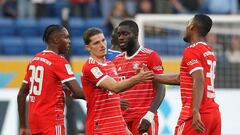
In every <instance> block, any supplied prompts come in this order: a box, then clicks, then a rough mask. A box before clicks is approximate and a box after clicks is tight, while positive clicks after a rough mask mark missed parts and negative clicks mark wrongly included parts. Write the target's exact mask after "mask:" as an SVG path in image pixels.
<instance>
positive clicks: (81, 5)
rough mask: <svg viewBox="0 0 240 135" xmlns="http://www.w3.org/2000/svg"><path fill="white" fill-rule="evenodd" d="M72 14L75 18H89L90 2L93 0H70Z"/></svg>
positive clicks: (93, 0)
mask: <svg viewBox="0 0 240 135" xmlns="http://www.w3.org/2000/svg"><path fill="white" fill-rule="evenodd" d="M70 2H71V7H72V14H73V16H75V17H82V18H89V17H90V16H91V5H90V4H91V2H95V0H70Z"/></svg>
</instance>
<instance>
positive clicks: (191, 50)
mask: <svg viewBox="0 0 240 135" xmlns="http://www.w3.org/2000/svg"><path fill="white" fill-rule="evenodd" d="M215 69H216V57H215V55H214V52H213V50H212V49H211V48H210V47H209V46H207V44H206V43H204V42H197V43H195V44H192V45H190V46H189V47H187V48H186V49H185V50H184V53H183V58H182V61H181V67H180V90H181V99H182V110H181V114H180V118H179V120H180V121H181V120H186V119H188V118H190V117H192V98H193V95H192V87H193V78H192V76H191V74H192V73H193V72H194V71H196V70H203V72H204V80H205V83H204V93H203V99H202V103H201V106H200V113H209V112H211V110H212V109H216V108H218V104H217V103H215V101H214V98H215V90H214V79H215Z"/></svg>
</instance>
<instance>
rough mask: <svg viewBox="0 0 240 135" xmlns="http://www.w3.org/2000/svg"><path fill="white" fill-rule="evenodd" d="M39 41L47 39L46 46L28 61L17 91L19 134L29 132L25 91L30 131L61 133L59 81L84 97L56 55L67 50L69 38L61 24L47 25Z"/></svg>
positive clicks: (48, 134) (47, 134) (44, 134)
mask: <svg viewBox="0 0 240 135" xmlns="http://www.w3.org/2000/svg"><path fill="white" fill-rule="evenodd" d="M43 41H44V42H46V43H47V49H46V50H44V51H42V52H40V53H38V54H36V55H35V56H34V57H33V59H32V60H31V61H30V63H29V64H28V66H27V71H26V75H25V78H24V80H23V83H22V86H21V88H20V91H19V93H18V99H17V100H18V113H19V118H20V135H26V134H29V131H28V129H27V124H26V121H25V120H26V116H25V114H26V97H27V95H28V94H29V103H28V104H29V107H28V108H29V111H28V125H29V128H30V131H31V134H32V135H65V128H64V106H65V103H64V102H65V101H64V93H63V89H62V84H64V85H66V86H67V87H68V88H69V89H70V90H71V91H72V93H73V94H74V96H75V98H84V94H83V91H82V89H81V87H80V86H79V84H78V83H77V81H76V78H75V76H74V74H73V72H72V70H71V66H70V64H69V63H68V61H67V60H66V59H65V58H64V57H62V56H60V55H59V54H64V53H66V52H67V51H68V50H69V46H70V42H71V41H70V39H69V33H68V31H67V29H66V28H65V27H63V26H61V25H49V26H48V27H47V28H46V29H45V31H44V35H43Z"/></svg>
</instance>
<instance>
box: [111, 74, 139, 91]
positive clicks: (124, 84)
mask: <svg viewBox="0 0 240 135" xmlns="http://www.w3.org/2000/svg"><path fill="white" fill-rule="evenodd" d="M139 82H141V77H140V76H139V75H135V76H132V77H131V78H129V79H126V80H123V81H119V82H117V83H115V85H114V88H113V90H114V92H115V93H119V92H123V91H125V90H127V89H129V88H131V87H133V86H134V85H136V84H137V83H139Z"/></svg>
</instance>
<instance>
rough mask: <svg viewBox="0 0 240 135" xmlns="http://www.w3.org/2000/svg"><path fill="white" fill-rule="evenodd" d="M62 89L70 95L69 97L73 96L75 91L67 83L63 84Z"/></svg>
mask: <svg viewBox="0 0 240 135" xmlns="http://www.w3.org/2000/svg"><path fill="white" fill-rule="evenodd" d="M62 89H63V91H64V93H65V94H66V96H68V97H73V93H72V91H71V90H70V89H69V88H68V86H67V85H65V84H62Z"/></svg>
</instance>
